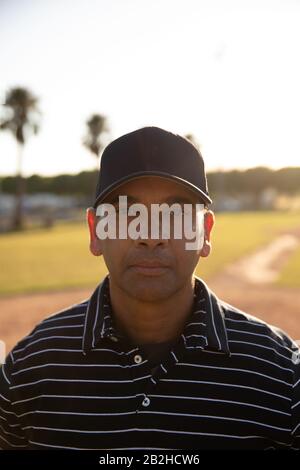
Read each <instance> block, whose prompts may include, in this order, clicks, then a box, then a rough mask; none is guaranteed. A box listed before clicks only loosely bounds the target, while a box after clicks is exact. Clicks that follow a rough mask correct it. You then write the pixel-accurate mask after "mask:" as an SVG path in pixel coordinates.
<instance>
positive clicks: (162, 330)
mask: <svg viewBox="0 0 300 470" xmlns="http://www.w3.org/2000/svg"><path fill="white" fill-rule="evenodd" d="M109 287H110V300H111V305H112V309H113V317H114V322H115V325H116V328H117V329H118V330H119V331H121V332H122V333H123V334H125V335H126V336H127V337H128V338H129V339H130V340H131V341H132V342H133V343H135V344H146V343H163V342H166V341H172V340H176V339H177V338H178V337H179V336H180V334H181V333H182V332H183V329H184V326H185V324H186V321H187V318H188V317H189V316H190V314H191V312H192V309H193V302H194V279H192V280H190V282H189V283H187V284H186V285H185V286H183V288H181V289H180V290H179V291H177V292H176V293H175V294H174V295H173V296H171V297H169V298H168V299H166V300H164V301H162V302H143V301H140V300H139V299H135V298H132V297H130V296H129V295H127V294H126V292H124V291H123V290H121V289H120V288H119V287H118V286H116V285H115V284H114V283H113V282H112V281H111V280H110V285H109Z"/></svg>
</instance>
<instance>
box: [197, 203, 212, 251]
mask: <svg viewBox="0 0 300 470" xmlns="http://www.w3.org/2000/svg"><path fill="white" fill-rule="evenodd" d="M214 223H215V215H214V213H213V212H212V211H206V212H205V214H204V243H203V247H202V248H201V251H200V256H202V257H203V258H206V257H207V256H208V255H209V254H210V252H211V242H210V234H211V230H212V228H213V226H214Z"/></svg>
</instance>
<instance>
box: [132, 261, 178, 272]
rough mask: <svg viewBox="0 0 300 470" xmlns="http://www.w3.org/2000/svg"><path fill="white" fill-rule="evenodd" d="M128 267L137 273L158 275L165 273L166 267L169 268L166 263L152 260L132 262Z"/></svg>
mask: <svg viewBox="0 0 300 470" xmlns="http://www.w3.org/2000/svg"><path fill="white" fill-rule="evenodd" d="M130 268H131V269H132V270H133V271H135V272H137V273H139V274H143V275H147V276H159V275H161V274H163V273H165V272H166V270H167V269H169V267H168V266H167V265H166V264H163V263H161V262H160V261H154V260H143V261H138V262H136V263H134V264H132V265H131V266H130Z"/></svg>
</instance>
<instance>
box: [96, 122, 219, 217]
mask: <svg viewBox="0 0 300 470" xmlns="http://www.w3.org/2000/svg"><path fill="white" fill-rule="evenodd" d="M143 176H160V177H163V178H167V179H169V180H174V181H177V182H178V183H181V184H183V185H184V186H186V187H187V188H189V189H190V190H192V191H194V192H195V193H197V194H198V195H199V200H200V201H201V202H202V203H203V204H205V205H207V204H211V203H212V200H211V198H210V197H209V194H208V187H207V179H206V175H205V167H204V161H203V158H202V155H201V153H200V152H199V150H198V149H197V148H196V147H195V146H194V145H193V144H192V142H191V141H189V140H188V139H186V138H185V137H182V136H180V135H177V134H173V133H172V132H169V131H166V130H164V129H160V128H159V127H143V128H141V129H137V130H135V131H133V132H130V133H129V134H125V135H123V136H121V137H119V138H118V139H116V140H114V141H113V142H111V143H110V144H109V145H108V146H107V147H106V148H105V150H104V152H103V154H102V157H101V161H100V172H99V178H98V183H97V187H96V193H95V202H94V204H93V207H94V208H96V207H97V205H98V204H100V203H101V202H102V201H103V200H104V199H105V198H106V197H107V196H108V195H109V194H110V193H111V192H112V191H113V190H114V189H116V188H117V187H118V186H120V185H122V184H123V183H125V182H128V181H131V180H133V179H136V178H140V177H143Z"/></svg>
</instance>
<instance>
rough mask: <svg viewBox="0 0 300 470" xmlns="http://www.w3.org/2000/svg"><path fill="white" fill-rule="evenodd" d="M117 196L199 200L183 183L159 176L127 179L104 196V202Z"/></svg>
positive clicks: (112, 200)
mask: <svg viewBox="0 0 300 470" xmlns="http://www.w3.org/2000/svg"><path fill="white" fill-rule="evenodd" d="M119 196H127V198H128V202H130V201H132V202H134V201H135V200H136V201H137V202H141V201H142V200H143V199H147V200H151V199H153V200H154V199H159V198H161V199H162V200H166V202H169V203H172V202H176V200H179V201H180V202H186V203H196V202H198V203H200V202H201V201H199V197H198V195H197V194H196V193H194V192H193V191H192V190H190V189H188V188H187V187H185V186H184V185H183V184H181V183H179V182H177V181H174V180H171V179H170V180H169V179H167V178H164V177H159V176H145V177H138V178H135V179H133V180H131V181H127V182H126V183H124V184H122V185H120V186H118V187H117V188H116V189H115V190H114V191H112V192H111V193H110V194H109V195H108V196H107V198H105V202H111V203H113V202H116V201H117V200H118V198H119Z"/></svg>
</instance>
